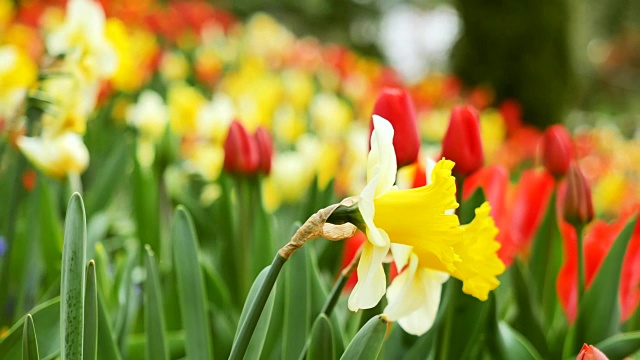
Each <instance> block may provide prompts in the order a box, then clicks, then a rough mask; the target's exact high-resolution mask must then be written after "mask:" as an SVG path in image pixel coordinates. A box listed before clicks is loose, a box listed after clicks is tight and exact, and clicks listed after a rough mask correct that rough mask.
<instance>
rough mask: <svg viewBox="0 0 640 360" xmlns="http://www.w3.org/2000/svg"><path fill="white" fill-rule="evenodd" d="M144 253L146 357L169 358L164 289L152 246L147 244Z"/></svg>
mask: <svg viewBox="0 0 640 360" xmlns="http://www.w3.org/2000/svg"><path fill="white" fill-rule="evenodd" d="M144 254H145V256H144V263H145V267H146V269H147V282H146V286H145V292H144V303H145V305H146V308H145V312H144V321H145V329H146V336H147V343H146V351H147V352H146V357H147V359H149V360H152V359H157V360H162V359H168V358H169V352H168V350H167V342H166V339H165V324H164V313H163V312H162V291H161V289H160V280H159V277H158V270H157V267H156V261H155V257H154V255H153V250H151V246H149V245H146V246H145V253H144Z"/></svg>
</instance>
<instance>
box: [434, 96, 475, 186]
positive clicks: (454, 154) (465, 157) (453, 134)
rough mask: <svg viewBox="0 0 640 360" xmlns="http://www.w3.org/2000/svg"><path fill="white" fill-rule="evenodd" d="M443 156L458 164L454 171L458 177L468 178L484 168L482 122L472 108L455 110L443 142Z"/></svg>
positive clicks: (457, 107)
mask: <svg viewBox="0 0 640 360" xmlns="http://www.w3.org/2000/svg"><path fill="white" fill-rule="evenodd" d="M442 156H443V157H444V158H446V159H449V160H452V161H453V162H455V163H456V166H455V167H454V168H453V171H454V172H455V173H456V174H457V175H462V176H467V175H470V174H471V173H473V172H474V171H476V170H478V169H480V168H481V167H482V164H483V163H484V152H483V151H482V141H481V139H480V120H479V117H478V112H477V111H476V109H474V108H473V107H472V106H464V107H462V106H456V107H454V108H453V111H452V113H451V120H450V122H449V128H448V129H447V133H446V134H445V135H444V139H443V140H442Z"/></svg>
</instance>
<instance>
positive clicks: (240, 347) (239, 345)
mask: <svg viewBox="0 0 640 360" xmlns="http://www.w3.org/2000/svg"><path fill="white" fill-rule="evenodd" d="M285 262H287V259H286V258H285V257H283V256H282V255H280V253H278V254H276V257H275V258H274V259H273V262H272V263H271V265H270V267H269V271H268V272H267V276H266V277H265V279H264V282H263V283H262V284H261V285H260V289H259V290H258V293H257V294H256V297H255V299H254V300H253V302H252V303H251V305H250V308H249V312H248V313H247V317H246V318H245V320H244V322H242V324H240V330H239V331H238V336H237V337H236V341H235V342H234V343H233V347H232V348H231V355H229V360H237V359H243V358H244V354H245V353H246V352H247V348H248V347H249V342H250V341H251V336H252V335H253V332H254V330H255V328H256V325H257V324H258V320H259V319H260V315H261V314H262V310H263V309H264V305H265V304H266V303H267V299H268V298H269V294H270V293H271V289H272V288H273V285H274V284H275V283H276V279H277V278H278V275H279V274H280V270H282V266H283V265H284V263H285Z"/></svg>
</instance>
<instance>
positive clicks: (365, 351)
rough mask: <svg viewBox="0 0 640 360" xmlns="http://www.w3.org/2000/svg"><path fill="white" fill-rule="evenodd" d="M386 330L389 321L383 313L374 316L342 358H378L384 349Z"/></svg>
mask: <svg viewBox="0 0 640 360" xmlns="http://www.w3.org/2000/svg"><path fill="white" fill-rule="evenodd" d="M386 332H387V321H386V320H385V319H384V318H382V316H381V315H378V316H374V317H372V318H371V319H370V320H369V321H367V323H366V324H364V326H363V327H362V328H361V329H360V331H358V333H357V334H356V336H354V337H353V340H351V342H350V343H349V345H348V346H347V348H346V349H345V350H344V353H343V354H342V357H340V359H345V360H352V359H353V360H355V359H358V360H359V359H362V360H370V359H376V358H377V357H378V354H379V353H380V349H382V343H383V342H384V334H385V333H386Z"/></svg>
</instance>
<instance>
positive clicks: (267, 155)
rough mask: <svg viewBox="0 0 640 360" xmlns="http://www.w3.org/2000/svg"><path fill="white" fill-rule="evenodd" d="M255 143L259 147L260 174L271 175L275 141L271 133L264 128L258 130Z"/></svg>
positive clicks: (260, 127)
mask: <svg viewBox="0 0 640 360" xmlns="http://www.w3.org/2000/svg"><path fill="white" fill-rule="evenodd" d="M254 136H255V141H256V144H257V145H258V158H259V162H258V172H259V173H262V174H265V175H269V173H270V172H271V158H272V156H273V141H272V140H271V135H269V131H267V129H265V128H264V127H262V126H259V127H258V129H257V130H256V134H255V135H254Z"/></svg>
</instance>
